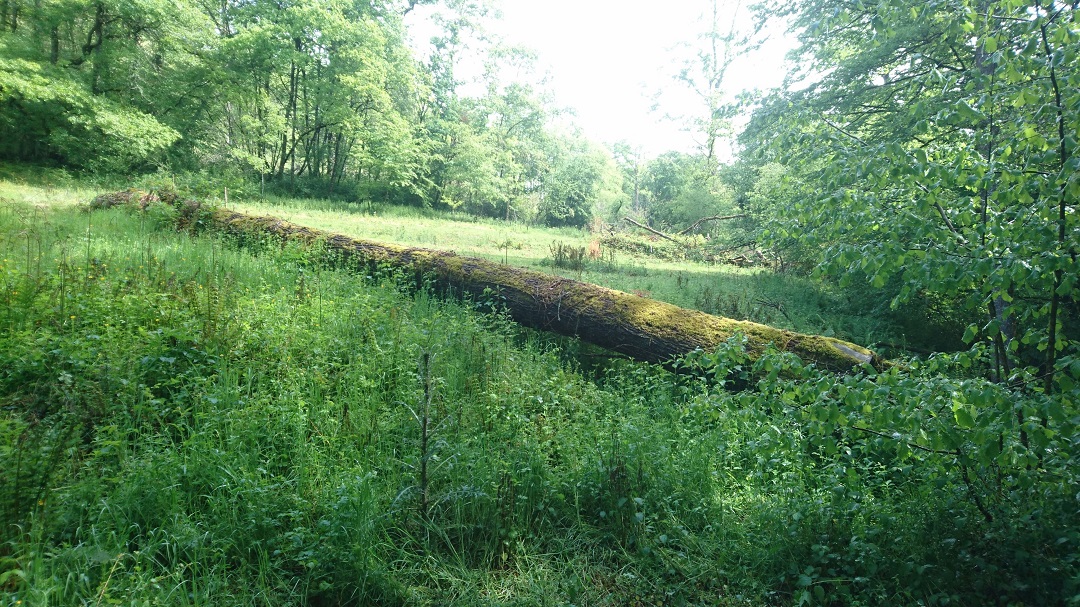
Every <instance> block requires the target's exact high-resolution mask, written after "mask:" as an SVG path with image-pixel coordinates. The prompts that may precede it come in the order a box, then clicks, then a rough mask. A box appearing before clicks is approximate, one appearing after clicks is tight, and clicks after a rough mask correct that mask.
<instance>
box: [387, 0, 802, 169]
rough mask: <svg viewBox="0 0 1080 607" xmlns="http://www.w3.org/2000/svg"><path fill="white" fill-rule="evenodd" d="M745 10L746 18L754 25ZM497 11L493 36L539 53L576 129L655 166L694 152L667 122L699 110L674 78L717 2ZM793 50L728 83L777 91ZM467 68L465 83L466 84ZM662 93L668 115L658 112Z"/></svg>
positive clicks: (542, 5)
mask: <svg viewBox="0 0 1080 607" xmlns="http://www.w3.org/2000/svg"><path fill="white" fill-rule="evenodd" d="M739 4H740V3H739V2H738V0H723V1H722V2H721V7H722V10H723V9H726V10H727V11H728V14H729V15H730V14H731V13H732V12H734V11H735V8H736V6H738V5H739ZM746 4H749V1H748V0H744V1H743V2H742V9H741V14H742V16H743V17H748V13H747V10H746ZM497 6H498V7H499V8H500V9H501V13H502V19H500V20H496V21H492V22H491V23H490V24H489V26H488V27H489V31H490V33H492V34H495V35H496V36H498V37H500V38H502V39H503V40H504V41H505V43H506V44H507V45H510V46H523V47H527V48H530V49H532V50H534V51H536V52H537V54H538V62H537V68H538V75H537V78H540V77H543V76H545V75H546V76H547V85H546V86H547V89H548V90H550V91H551V93H552V94H553V95H554V99H555V103H556V105H557V106H558V107H564V108H572V109H573V110H574V112H575V114H576V119H574V122H575V123H576V124H577V125H578V126H580V127H581V128H582V129H583V130H584V132H585V134H586V135H587V136H589V137H590V138H591V139H594V140H597V141H601V142H605V143H614V142H616V141H627V142H629V143H631V144H632V145H635V146H637V147H640V149H641V150H642V151H643V152H644V153H645V154H646V155H647V156H650V157H651V156H656V155H658V154H660V153H663V152H665V151H668V150H679V151H684V152H689V151H693V150H694V149H695V147H696V144H695V140H694V137H693V136H692V134H690V133H687V132H684V131H683V130H682V125H681V124H679V123H678V122H674V121H671V120H667V119H665V118H664V115H665V113H666V114H670V115H680V114H683V115H685V114H688V113H693V112H695V111H697V110H698V107H699V105H698V104H697V102H696V100H695V97H694V96H693V95H692V94H691V93H690V92H689V89H688V88H687V87H686V86H685V85H683V84H680V83H677V82H675V80H674V76H675V75H676V74H677V73H678V71H679V69H680V67H681V66H682V65H683V63H684V61H685V60H686V59H687V58H689V57H691V56H692V55H691V54H690V50H689V49H688V48H687V46H686V45H688V44H689V45H692V44H694V43H695V42H696V41H697V38H698V36H699V35H700V34H702V33H704V32H706V31H708V28H709V24H708V22H707V21H705V20H703V19H702V15H703V14H704V13H705V12H706V11H707V10H709V11H711V9H710V8H709V7H710V6H711V5H710V2H709V1H708V0H666V1H664V2H656V1H655V0H653V1H649V2H646V1H644V0H501V2H499V3H498V5H497ZM710 17H711V15H710ZM423 19H424V16H423V15H422V14H420V15H411V16H410V20H409V21H408V22H407V24H408V26H409V28H410V32H411V33H412V35H413V36H414V37H415V38H417V40H416V41H415V42H414V45H416V46H417V47H422V46H423V45H424V42H425V41H426V39H427V38H429V37H430V34H428V33H425V32H424V30H425V28H424V27H423V25H421V24H420V21H422V20H423ZM729 22H730V17H727V18H726V19H725V18H724V17H721V23H729ZM429 31H430V30H429ZM790 46H791V45H790V42H787V41H785V40H783V39H782V38H781V39H779V40H777V41H772V42H770V43H767V44H766V46H765V47H763V50H762V51H760V52H758V53H757V54H756V55H755V56H753V57H748V58H746V59H744V60H742V61H740V62H738V63H737V64H735V65H733V66H732V68H731V69H730V70H729V73H728V78H727V80H728V82H730V83H731V87H732V90H731V93H732V95H734V94H735V93H737V92H739V91H741V90H744V89H753V88H759V89H766V88H771V87H775V86H778V85H779V84H780V83H781V81H782V80H783V77H784V74H785V69H784V67H783V55H784V53H785V52H786V51H787V50H788V49H789V48H790ZM461 67H464V66H461ZM461 67H459V69H458V74H459V75H464V72H465V71H467V70H463V69H461ZM661 91H663V95H662V96H661V97H660V98H659V99H660V103H661V105H660V107H659V109H658V110H656V111H653V110H652V109H651V108H652V106H653V104H654V98H656V95H657V94H658V93H660V92H661ZM698 113H700V112H698Z"/></svg>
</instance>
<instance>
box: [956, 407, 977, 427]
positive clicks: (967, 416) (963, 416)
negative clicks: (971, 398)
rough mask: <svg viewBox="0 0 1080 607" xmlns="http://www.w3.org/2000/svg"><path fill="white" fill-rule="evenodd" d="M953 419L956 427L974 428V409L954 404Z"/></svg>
mask: <svg viewBox="0 0 1080 607" xmlns="http://www.w3.org/2000/svg"><path fill="white" fill-rule="evenodd" d="M953 417H954V418H955V419H956V425H957V426H960V427H961V428H974V427H975V408H974V407H972V406H971V405H968V404H964V403H959V402H954V403H953Z"/></svg>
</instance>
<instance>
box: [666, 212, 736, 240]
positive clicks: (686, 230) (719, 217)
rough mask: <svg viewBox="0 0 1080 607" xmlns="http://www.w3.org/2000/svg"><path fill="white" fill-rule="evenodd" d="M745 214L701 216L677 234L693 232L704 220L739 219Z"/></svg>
mask: <svg viewBox="0 0 1080 607" xmlns="http://www.w3.org/2000/svg"><path fill="white" fill-rule="evenodd" d="M746 216H747V215H746V213H739V214H738V215H714V216H712V217H702V218H701V219H699V220H697V221H695V222H694V224H693V225H691V226H690V227H689V228H686V229H685V230H682V231H680V232H679V236H685V235H686V234H689V233H690V232H693V231H694V230H696V229H697V227H698V226H699V225H701V224H703V223H705V222H706V221H726V220H728V219H740V218H743V217H746Z"/></svg>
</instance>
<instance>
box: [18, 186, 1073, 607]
mask: <svg viewBox="0 0 1080 607" xmlns="http://www.w3.org/2000/svg"><path fill="white" fill-rule="evenodd" d="M71 202H72V201H70V200H67V201H63V202H62V203H60V204H57V205H51V206H32V205H27V204H23V203H19V202H15V203H12V204H8V205H5V206H4V207H3V208H0V305H2V311H0V435H2V436H0V471H2V472H0V529H2V534H3V535H2V538H0V539H2V543H0V604H2V605H16V604H18V605H72V604H95V605H96V604H135V605H143V604H149V605H153V604H162V605H292V604H295V605H369V604H384V605H446V604H461V605H492V604H521V605H545V604H546V605H635V604H636V605H645V604H649V605H689V604H702V605H760V604H806V603H813V604H884V603H893V604H962V603H965V602H966V603H971V602H976V601H980V600H984V599H986V598H987V597H998V596H1005V597H1011V598H1012V599H1013V600H1025V601H1027V602H1031V603H1032V604H1034V603H1037V602H1040V601H1042V602H1045V601H1046V599H1047V598H1048V597H1055V596H1057V597H1061V596H1066V595H1067V594H1068V593H1069V592H1076V584H1075V583H1074V584H1073V585H1072V586H1069V583H1070V582H1068V580H1069V579H1071V578H1070V577H1069V576H1076V565H1075V561H1069V560H1068V559H1067V558H1066V556H1067V555H1069V554H1073V555H1075V543H1076V538H1073V537H1072V536H1071V535H1069V534H1070V533H1073V534H1075V525H1072V526H1071V527H1070V526H1063V525H1058V524H1057V523H1058V522H1060V521H1061V518H1060V517H1059V515H1058V514H1057V512H1058V511H1053V512H1051V511H1050V510H1046V512H1048V513H1049V514H1046V515H1045V517H1046V520H1045V521H1043V520H1039V521H1033V522H1032V524H1031V526H1030V528H1029V529H1027V530H1026V531H1025V533H1026V534H1027V535H1019V534H1018V533H1016V529H1012V531H1011V532H1010V531H1009V529H1010V528H1008V527H1005V528H1002V527H1000V526H998V527H987V526H985V525H982V524H981V523H980V520H981V519H980V518H979V516H978V512H977V510H976V509H975V508H974V506H972V504H971V502H970V500H969V499H968V498H967V494H968V493H967V492H968V490H967V489H966V488H965V486H964V485H963V484H962V483H960V482H959V481H956V480H955V479H953V480H949V479H948V478H946V477H942V476H941V475H940V474H939V472H940V470H939V469H936V468H928V469H925V470H923V469H920V468H919V467H918V466H913V465H912V462H911V461H910V460H904V459H902V458H897V457H896V456H895V454H894V451H893V450H892V447H891V446H890V445H889V444H886V445H885V446H881V445H877V446H874V445H864V446H863V447H858V448H859V449H861V448H865V449H867V450H868V451H866V452H864V451H858V450H856V451H852V450H851V449H852V445H854V444H855V443H853V442H851V441H847V440H846V439H844V440H840V439H836V440H834V442H833V443H829V445H830V446H829V448H826V446H823V445H824V443H820V442H815V441H817V440H818V439H815V438H814V437H813V436H812V434H811V432H810V430H809V428H810V424H808V423H807V422H806V421H805V419H804V418H803V417H800V416H811V415H813V412H814V411H816V408H815V406H816V403H817V401H816V400H815V399H816V398H817V397H816V396H814V394H816V393H814V392H813V389H814V388H815V387H816V386H825V387H826V388H823V389H826V390H827V389H829V388H828V386H831V385H832V384H829V383H827V381H826V377H827V376H825V375H820V376H818V375H809V374H806V375H800V376H799V377H801V378H802V380H801V381H794V380H793V381H792V382H791V383H790V384H779V383H772V384H769V383H762V384H761V385H762V391H761V392H759V393H743V394H726V393H724V392H722V391H718V385H719V384H718V383H716V382H715V381H709V380H708V379H707V378H701V377H698V376H677V375H672V374H670V373H668V372H666V371H663V370H660V369H656V368H652V367H648V366H645V365H638V364H631V363H626V362H622V361H614V362H613V363H611V364H610V365H608V366H606V367H605V368H603V369H600V370H597V371H596V372H595V375H594V376H593V377H591V378H587V377H585V376H583V375H582V374H581V373H579V372H578V371H577V370H576V368H575V366H574V365H572V364H567V363H566V362H565V359H564V357H563V356H562V353H561V352H560V351H559V349H558V348H559V346H558V342H551V341H548V340H546V339H543V338H541V337H540V336H539V335H538V334H536V333H528V332H522V331H521V330H519V329H518V328H516V327H514V326H513V325H512V324H511V323H509V322H508V321H506V320H505V319H504V318H502V317H500V316H499V315H498V314H482V313H480V312H478V311H477V310H476V309H475V307H474V306H470V305H467V304H464V305H461V304H453V303H448V302H445V301H440V300H437V299H434V298H433V297H431V296H430V295H429V294H428V293H427V292H425V291H423V290H421V291H420V292H416V293H414V292H413V291H412V290H411V289H410V288H406V284H405V283H404V281H403V280H402V279H401V277H399V276H397V275H396V274H395V272H394V271H393V270H392V269H382V270H379V271H373V272H367V273H364V274H362V275H356V274H353V273H349V272H346V271H343V270H338V269H333V268H334V264H332V263H327V259H326V258H325V252H324V251H321V250H319V249H318V248H314V249H304V248H301V247H298V246H296V245H286V246H284V247H283V246H282V245H281V244H280V243H278V242H274V241H270V240H268V241H265V242H254V243H253V242H248V243H246V245H245V247H244V248H239V247H237V246H236V243H234V242H231V241H230V240H228V239H225V238H221V237H217V236H214V235H202V236H191V235H187V234H179V233H175V232H172V231H168V230H165V229H162V228H164V227H165V226H167V224H168V220H169V217H168V215H167V213H161V212H150V213H144V214H128V213H127V212H124V211H121V210H110V211H104V212H94V213H85V212H81V211H79V210H77V209H75V208H74V205H73V204H71ZM731 356H734V357H736V358H735V359H733V360H736V359H737V354H731ZM782 360H783V359H782V357H781V358H775V357H774V358H768V357H766V358H765V359H764V362H763V363H761V364H762V365H766V364H767V365H774V364H775V365H777V367H776V368H777V369H779V368H780V364H781V362H779V361H782ZM736 362H737V361H736ZM736 368H740V367H736ZM763 369H764V368H763V367H762V368H758V369H755V370H754V371H753V372H754V373H758V374H760V376H761V377H765V376H766V372H765V371H764V370H763ZM770 369H772V367H770ZM742 372H744V373H749V372H751V371H750V370H749V369H743V371H742ZM726 373H727V370H726V369H725V370H724V372H723V373H721V372H719V371H718V373H717V377H724V376H725V374H726ZM778 373H779V372H778V371H775V370H770V371H769V372H768V374H769V375H768V376H769V377H772V378H773V380H772V381H773V382H780V381H781V380H779V379H777V377H778ZM798 373H803V371H798ZM854 381H855V380H852V382H848V383H851V384H852V385H855V384H854V383H853V382H854ZM858 381H871V380H864V379H860V380H858ZM770 386H771V387H770ZM781 387H783V389H781ZM853 389H854V388H853ZM867 393H872V390H871V389H868V390H867ZM952 393H953V392H950V394H952ZM927 394H929V392H928V393H927ZM826 396H828V397H829V398H832V396H829V395H826ZM826 396H822V398H825V397H826ZM799 399H810V404H806V403H804V402H803V401H801V400H799ZM785 407H791V408H793V409H792V410H794V411H796V413H795V414H792V415H788V414H784V413H783V411H784V410H785ZM858 407H863V404H862V403H861V402H860V403H858ZM860 410H862V409H860ZM830 436H831V435H829V434H825V437H826V438H828V437H830ZM836 441H839V442H836ZM845 449H846V451H845ZM866 453H869V456H867V455H866ZM905 461H906V463H905ZM1048 461H1049V460H1048ZM1048 503H1055V504H1056V503H1060V502H1048ZM1018 528H1019V527H1017V529H1018ZM1003 529H1004V530H1003ZM1007 532H1008V533H1007ZM987 533H990V534H997V535H995V536H994V537H998V538H1004V539H1003V541H1005V542H1007V543H1009V546H1010V549H1009V550H1004V549H1001V550H999V549H998V548H996V547H995V546H993V545H989V544H987V542H986V541H985V538H986V537H987V535H986V534H987ZM1054 533H1060V535H1061V537H1063V538H1065V539H1064V540H1062V541H1061V542H1059V543H1057V544H1054V543H1053V542H1055V541H1058V540H1056V539H1054V538H1053V537H1051V536H1052V535H1053V534H1054ZM1078 537H1080V536H1078ZM1017 538H1030V539H1022V541H1021V540H1018V539H1017ZM1070 538H1072V539H1070ZM1046 546H1053V550H1052V551H1051V553H1048V554H1047V556H1040V557H1038V558H1036V557H1034V556H1029V557H1028V560H1027V561H1025V563H1026V564H1027V565H1029V566H1027V568H1025V569H1023V570H1022V571H1020V569H1016V570H1013V569H1010V568H1009V565H1008V563H1009V558H1010V557H1009V555H1010V554H1014V552H1015V549H1019V550H1024V551H1026V553H1027V554H1029V555H1033V554H1036V552H1037V551H1038V549H1040V548H1041V547H1046ZM1055 551H1056V552H1055ZM1070 551H1072V552H1070ZM1063 555H1066V556H1063ZM1070 562H1072V563H1073V564H1069V563H1070ZM976 565H977V566H976ZM1054 568H1056V569H1054ZM986 571H989V572H993V573H992V574H984V573H981V572H986ZM1021 574H1022V575H1021ZM1024 576H1026V577H1024ZM1070 588H1072V590H1071V591H1070V590H1069V589H1070Z"/></svg>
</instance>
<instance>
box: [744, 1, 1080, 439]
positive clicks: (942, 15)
mask: <svg viewBox="0 0 1080 607" xmlns="http://www.w3.org/2000/svg"><path fill="white" fill-rule="evenodd" d="M773 9H774V10H777V11H781V10H787V9H786V8H785V7H780V6H774V7H773ZM790 10H792V11H793V17H794V19H795V21H794V23H795V24H796V26H797V27H798V28H800V31H801V32H802V41H803V46H802V48H801V49H800V51H799V56H800V61H799V64H800V65H802V66H804V71H803V73H802V74H799V75H797V76H796V77H795V78H794V79H793V81H799V82H801V86H802V87H803V88H801V89H799V88H796V87H793V88H792V89H791V90H789V92H788V93H787V94H786V95H784V96H782V97H780V98H777V99H776V100H774V101H772V102H770V103H767V104H766V105H765V106H764V107H763V108H761V110H759V111H758V113H757V114H756V115H755V118H754V122H753V124H752V125H751V128H750V129H749V130H748V132H747V140H748V141H757V142H764V141H771V142H772V145H770V146H759V151H761V152H763V154H764V155H765V156H770V155H771V156H773V157H775V158H778V159H781V160H783V161H784V162H785V163H786V164H787V166H789V167H796V168H795V169H794V170H795V171H796V172H798V168H797V167H799V166H800V165H803V166H805V167H807V171H806V172H805V173H802V175H804V176H805V177H807V178H810V179H812V180H814V181H816V182H817V184H818V187H817V195H816V196H814V197H812V198H810V199H807V200H806V201H804V202H802V203H796V204H795V205H794V206H793V207H792V208H790V209H786V210H782V213H783V215H784V217H785V220H786V222H787V225H788V229H787V233H788V234H798V235H799V238H800V239H801V240H802V241H803V242H804V243H806V244H807V245H809V246H812V247H815V248H818V249H819V250H820V251H821V255H822V257H821V261H822V268H823V269H824V270H825V271H827V272H832V273H836V274H837V275H840V276H842V277H843V280H845V281H846V280H850V279H851V278H852V277H854V276H858V275H865V276H867V277H868V279H869V281H870V282H871V283H872V284H873V285H874V286H882V285H885V284H886V283H887V282H889V281H890V280H891V279H893V278H896V279H898V280H899V281H900V288H899V290H898V293H897V295H896V298H895V302H896V303H897V304H900V303H903V302H905V301H909V300H911V299H912V298H915V297H920V296H921V295H922V294H924V293H927V292H935V293H947V294H952V295H955V296H956V297H958V298H959V300H960V301H961V302H962V303H963V305H965V306H967V307H968V308H969V309H971V310H981V311H982V313H983V314H984V317H985V324H983V325H982V326H973V327H971V328H970V329H969V331H968V335H967V336H966V337H967V338H968V339H969V340H970V339H974V338H975V337H976V336H979V335H981V336H982V338H983V339H985V340H987V342H988V343H989V344H990V349H991V350H992V351H993V352H994V353H995V358H994V360H995V363H994V364H995V365H996V367H995V372H994V375H995V376H996V377H998V378H999V379H1001V380H1002V381H1009V382H1012V383H1016V384H1018V385H1027V386H1029V387H1030V388H1032V389H1035V388H1036V387H1037V388H1038V389H1040V390H1042V391H1044V392H1047V393H1049V392H1052V391H1055V390H1069V389H1071V388H1072V387H1073V385H1074V384H1075V383H1076V381H1077V380H1078V379H1080V364H1077V362H1078V359H1077V350H1076V345H1075V344H1076V338H1077V336H1078V334H1077V326H1076V323H1077V320H1078V316H1080V310H1078V308H1077V300H1078V291H1077V284H1076V280H1077V279H1076V278H1075V277H1076V276H1078V275H1080V272H1077V270H1078V265H1077V254H1078V253H1080V244H1078V243H1080V221H1078V219H1077V215H1076V210H1075V209H1076V207H1075V204H1076V202H1075V201H1076V197H1077V194H1078V193H1080V179H1078V175H1080V172H1078V169H1080V160H1078V158H1077V155H1076V145H1077V142H1076V136H1075V133H1077V132H1078V131H1080V109H1078V108H1080V87H1078V86H1077V85H1078V84H1080V72H1078V67H1080V62H1078V51H1080V44H1078V42H1080V34H1078V31H1077V27H1076V18H1075V15H1076V10H1075V7H1074V6H1072V5H1069V4H1061V3H1058V2H1054V1H1041V0H1035V1H1032V2H1021V1H1017V0H998V1H990V0H977V1H958V2H948V3H923V2H914V1H907V0H904V1H901V0H893V1H889V2H883V3H878V4H875V5H863V4H861V3H856V4H852V3H848V2H841V1H838V0H814V1H810V2H804V3H802V4H799V5H798V6H797V7H795V8H792V9H790ZM1032 414H1033V412H1030V411H1018V413H1017V415H1018V419H1019V422H1020V423H1021V425H1023V423H1024V420H1025V419H1028V418H1030V417H1031V416H1032ZM1021 432H1022V435H1023V436H1024V437H1025V440H1026V437H1027V431H1026V429H1024V430H1021Z"/></svg>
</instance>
